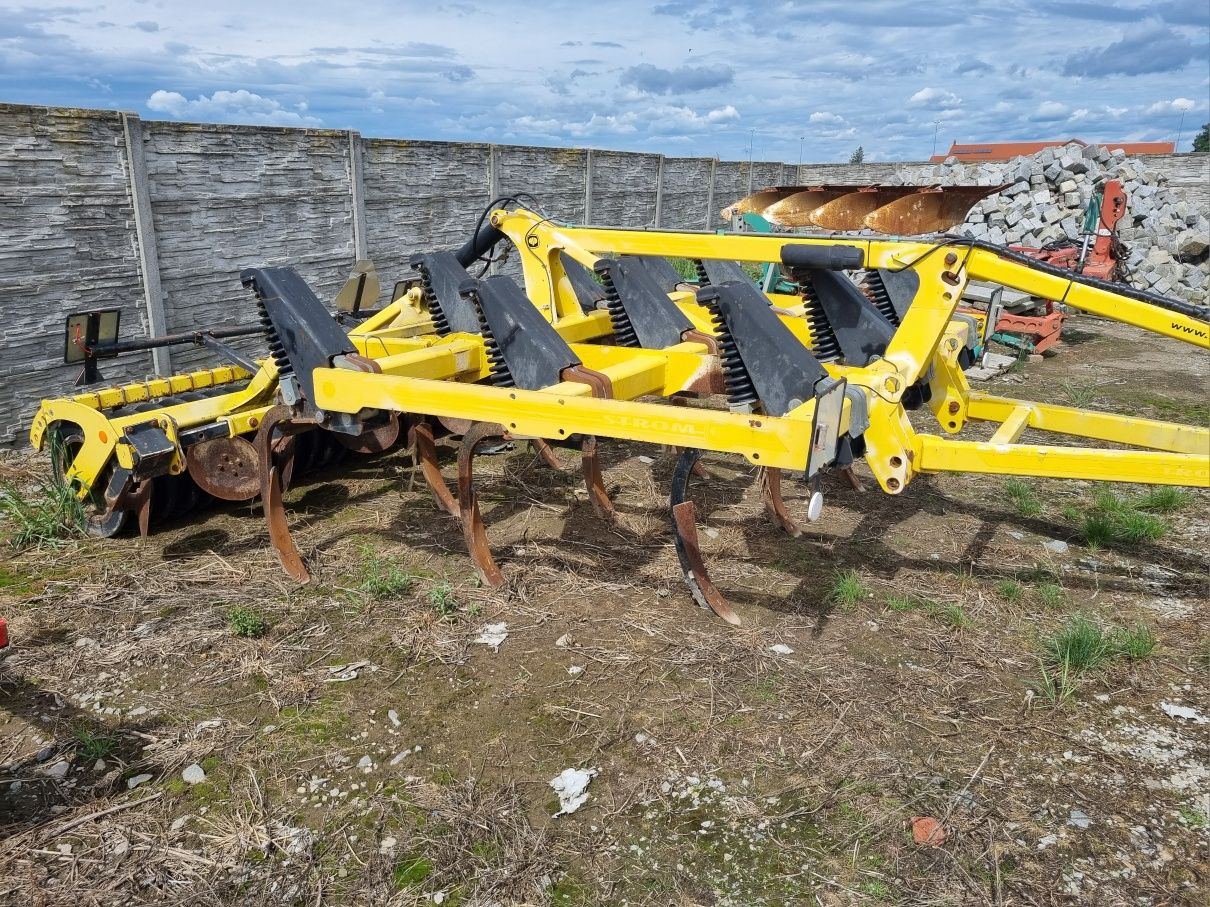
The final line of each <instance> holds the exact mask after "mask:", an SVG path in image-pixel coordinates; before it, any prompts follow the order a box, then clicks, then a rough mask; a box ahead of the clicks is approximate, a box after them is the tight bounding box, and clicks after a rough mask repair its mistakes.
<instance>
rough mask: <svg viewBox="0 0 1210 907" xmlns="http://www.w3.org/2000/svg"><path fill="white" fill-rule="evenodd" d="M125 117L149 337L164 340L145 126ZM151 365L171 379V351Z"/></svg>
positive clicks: (156, 355)
mask: <svg viewBox="0 0 1210 907" xmlns="http://www.w3.org/2000/svg"><path fill="white" fill-rule="evenodd" d="M121 116H122V132H123V134H124V136H125V138H126V174H127V179H128V181H129V184H130V200H131V203H132V207H133V208H134V234H135V244H136V245H137V246H138V251H139V273H140V276H141V277H142V279H143V307H144V310H145V311H146V313H147V334H148V336H150V337H162V336H164V335H165V334H167V333H168V317H167V314H166V313H165V311H164V290H163V288H162V287H161V286H160V253H159V249H158V248H157V247H156V242H155V222H154V221H153V220H152V214H151V190H150V186H149V185H148V182H147V159H146V157H144V154H143V124H142V122H141V121H140V120H139V118H138V117H137V116H136V115H135V114H133V113H123V114H122V115H121ZM151 364H152V367H153V368H154V369H155V373H156V374H157V375H171V374H172V357H171V356H170V355H169V353H168V347H166V346H162V347H159V348H158V349H154V350H152V351H151Z"/></svg>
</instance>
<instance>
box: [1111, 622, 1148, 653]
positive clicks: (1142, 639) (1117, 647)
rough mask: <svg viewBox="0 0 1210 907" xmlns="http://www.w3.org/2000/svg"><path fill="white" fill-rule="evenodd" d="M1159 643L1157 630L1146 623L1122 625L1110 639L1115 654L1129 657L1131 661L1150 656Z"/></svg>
mask: <svg viewBox="0 0 1210 907" xmlns="http://www.w3.org/2000/svg"><path fill="white" fill-rule="evenodd" d="M1157 644H1158V640H1157V639H1156V638H1155V632H1154V631H1153V630H1152V629H1151V628H1150V627H1149V626H1147V625H1146V624H1135V625H1134V626H1133V627H1121V628H1119V629H1117V630H1115V631H1114V634H1113V637H1112V639H1111V641H1110V647H1111V648H1112V649H1113V651H1114V654H1116V655H1121V656H1123V657H1124V658H1129V659H1130V660H1131V661H1142V660H1143V659H1144V658H1147V657H1149V656H1150V655H1151V654H1152V653H1153V652H1155V647H1156V645H1157Z"/></svg>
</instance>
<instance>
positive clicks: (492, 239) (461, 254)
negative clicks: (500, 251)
mask: <svg viewBox="0 0 1210 907" xmlns="http://www.w3.org/2000/svg"><path fill="white" fill-rule="evenodd" d="M507 238H508V237H506V236H505V235H504V234H503V233H501V232H500V231H499V230H498V229H497V228H496V227H494V226H492V225H491V224H483V225H482V226H480V227H479V228H478V229H476V230H475V233H474V235H473V236H471V238H470V239H468V240H467V241H466V242H465V243H463V245H462V248H461V249H459V250H458V251H457V252H455V253H454V257H455V258H457V259H458V264H460V265H462V267H464V268H465V267H468V266H469V265H470V264H471V263H472V262H474V261H477V260H479V259H480V258H482V257H483V256H484V255H487V254H488V253H489V252H491V250H492V249H493V248H494V247H495V245H496V243H498V242H500V240H502V239H507Z"/></svg>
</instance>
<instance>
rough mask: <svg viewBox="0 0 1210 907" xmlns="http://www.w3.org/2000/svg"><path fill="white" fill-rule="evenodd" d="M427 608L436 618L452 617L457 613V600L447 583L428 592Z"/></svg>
mask: <svg viewBox="0 0 1210 907" xmlns="http://www.w3.org/2000/svg"><path fill="white" fill-rule="evenodd" d="M429 607H430V608H432V609H433V611H435V612H436V614H437V616H438V617H441V618H446V617H452V616H453V615H455V614H457V613H458V599H457V598H455V597H454V590H453V589H452V588H451V587H450V584H449V583H442V584H441V585H440V586H434V587H433V588H432V589H430V590H429Z"/></svg>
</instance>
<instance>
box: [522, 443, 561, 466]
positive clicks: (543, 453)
mask: <svg viewBox="0 0 1210 907" xmlns="http://www.w3.org/2000/svg"><path fill="white" fill-rule="evenodd" d="M529 446H530V447H532V448H533V451H534V453H536V454H537V455H538V456H539V457H540V458H541V459H542V462H543V463H545V464H546V465H547V466H549V467H550V468H551V469H557V470H559V472H562V471H563V469H564V466H563V464H562V463H561V462H560V461H559V457H558V455H556V454H555V452H554V449H553V448H552V447H551V446H550V445H549V444H548V443H546V441H544V440H542V439H541V438H530V439H529Z"/></svg>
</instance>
